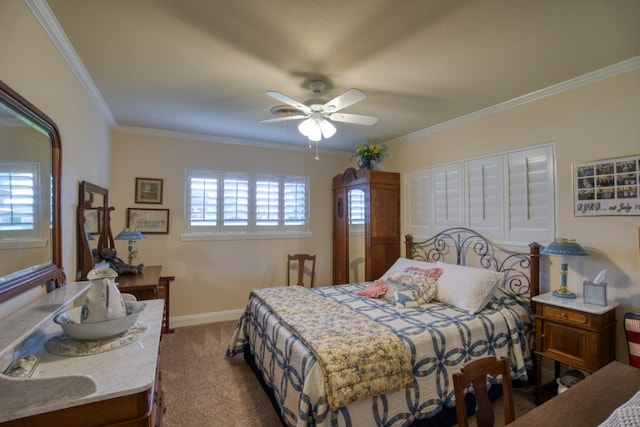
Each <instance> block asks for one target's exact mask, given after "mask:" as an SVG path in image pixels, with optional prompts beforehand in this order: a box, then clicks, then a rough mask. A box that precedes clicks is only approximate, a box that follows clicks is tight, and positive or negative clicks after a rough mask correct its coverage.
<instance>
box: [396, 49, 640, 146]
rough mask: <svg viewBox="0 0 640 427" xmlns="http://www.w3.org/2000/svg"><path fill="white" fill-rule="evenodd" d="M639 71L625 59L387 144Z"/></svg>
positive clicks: (637, 61) (638, 63)
mask: <svg viewBox="0 0 640 427" xmlns="http://www.w3.org/2000/svg"><path fill="white" fill-rule="evenodd" d="M638 69H640V56H636V57H634V58H630V59H627V60H626V61H622V62H619V63H617V64H613V65H610V66H608V67H605V68H602V69H600V70H596V71H593V72H591V73H588V74H584V75H582V76H579V77H576V78H573V79H570V80H567V81H564V82H562V83H558V84H555V85H553V86H549V87H547V88H544V89H540V90H537V91H535V92H531V93H529V94H527V95H523V96H520V97H518V98H514V99H511V100H509V101H505V102H502V103H500V104H496V105H494V106H491V107H487V108H484V109H482V110H478V111H475V112H473V113H469V114H466V115H464V116H460V117H456V118H455V119H451V120H448V121H446V122H442V123H438V124H437V125H433V126H431V127H428V128H425V129H422V130H419V131H417V132H414V133H411V134H408V135H404V136H401V137H399V138H395V139H392V140H390V141H387V143H394V142H403V141H411V140H414V139H418V138H422V137H425V136H428V135H432V134H435V133H438V132H441V131H443V130H446V129H451V128H453V127H456V126H459V125H461V124H464V123H468V122H471V121H473V120H477V119H480V118H483V117H488V116H491V115H493V114H496V113H499V112H501V111H505V110H509V109H511V108H516V107H520V106H522V105H525V104H529V103H531V102H535V101H539V100H541V99H544V98H548V97H550V96H554V95H558V94H560V93H563V92H567V91H570V90H573V89H576V88H579V87H582V86H587V85H590V84H593V83H597V82H600V81H603V80H607V79H610V78H612V77H616V76H620V75H622V74H626V73H629V72H632V71H635V70H638Z"/></svg>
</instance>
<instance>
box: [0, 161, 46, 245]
mask: <svg viewBox="0 0 640 427" xmlns="http://www.w3.org/2000/svg"><path fill="white" fill-rule="evenodd" d="M38 182H39V173H38V164H37V163H30V162H27V163H0V236H2V239H37V238H39V237H40V236H39V231H38V230H39V228H40V224H38V218H40V215H39V213H38V212H37V210H38V204H37V203H36V201H37V200H38V194H39V189H38Z"/></svg>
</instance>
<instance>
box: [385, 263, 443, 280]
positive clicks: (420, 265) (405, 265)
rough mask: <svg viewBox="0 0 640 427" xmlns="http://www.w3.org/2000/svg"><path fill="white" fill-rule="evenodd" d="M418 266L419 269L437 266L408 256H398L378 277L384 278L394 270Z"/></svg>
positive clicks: (399, 270)
mask: <svg viewBox="0 0 640 427" xmlns="http://www.w3.org/2000/svg"><path fill="white" fill-rule="evenodd" d="M411 267H415V268H420V269H425V270H426V269H431V268H436V267H438V266H437V265H436V264H434V263H432V262H425V261H416V260H414V259H409V258H398V259H397V260H396V262H395V263H393V265H392V266H391V267H389V269H388V270H387V271H386V272H385V273H384V274H383V275H382V277H380V278H381V279H382V280H386V279H388V278H389V276H390V275H391V274H393V273H395V272H405V270H406V269H407V268H411Z"/></svg>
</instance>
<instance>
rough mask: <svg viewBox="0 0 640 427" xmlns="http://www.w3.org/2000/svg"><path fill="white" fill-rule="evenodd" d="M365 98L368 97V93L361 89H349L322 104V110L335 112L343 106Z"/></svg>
mask: <svg viewBox="0 0 640 427" xmlns="http://www.w3.org/2000/svg"><path fill="white" fill-rule="evenodd" d="M364 99H367V94H366V93H364V92H363V91H361V90H359V89H349V90H348V91H346V92H345V93H343V94H342V95H338V96H336V97H335V98H333V99H332V100H331V101H329V102H327V103H326V104H324V105H323V106H322V110H323V111H325V112H327V113H333V112H336V111H340V110H342V109H343V108H346V107H348V106H349V105H353V104H355V103H356V102H360V101H362V100H364Z"/></svg>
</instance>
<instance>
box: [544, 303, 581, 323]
mask: <svg viewBox="0 0 640 427" xmlns="http://www.w3.org/2000/svg"><path fill="white" fill-rule="evenodd" d="M542 315H543V316H544V317H547V318H549V319H556V320H563V321H565V322H571V323H574V324H576V325H582V326H590V319H591V316H589V315H588V314H586V313H582V312H579V311H573V310H569V309H566V308H561V307H554V306H552V305H544V306H542Z"/></svg>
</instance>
